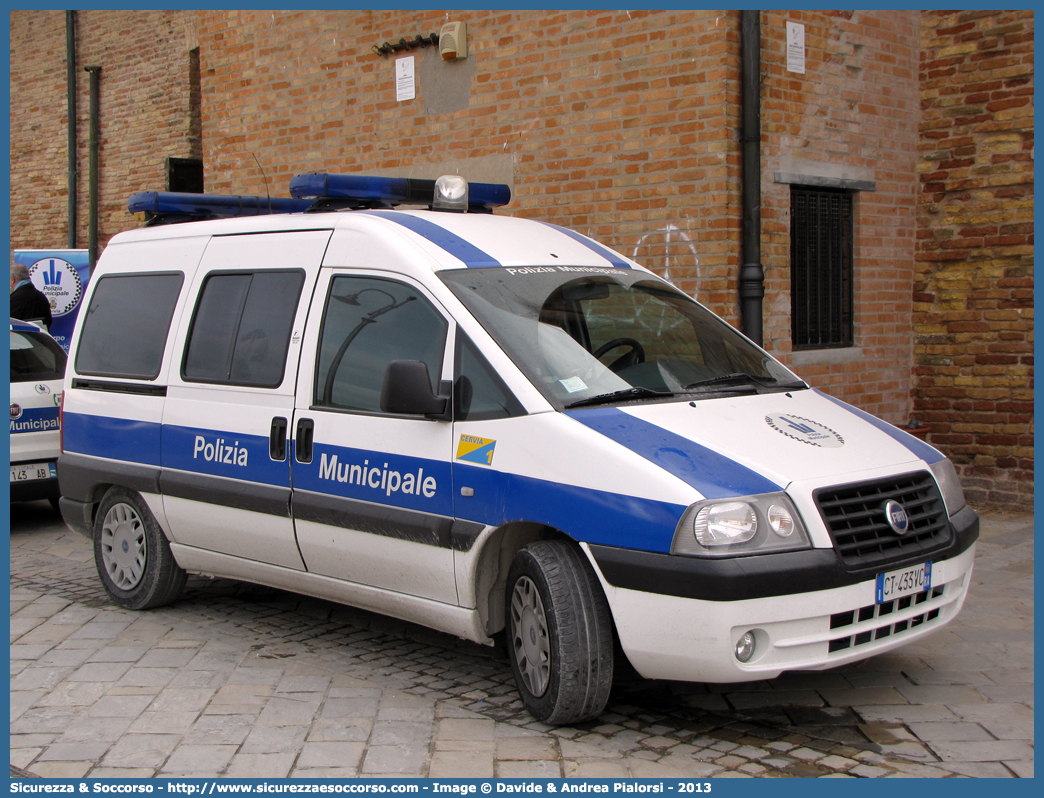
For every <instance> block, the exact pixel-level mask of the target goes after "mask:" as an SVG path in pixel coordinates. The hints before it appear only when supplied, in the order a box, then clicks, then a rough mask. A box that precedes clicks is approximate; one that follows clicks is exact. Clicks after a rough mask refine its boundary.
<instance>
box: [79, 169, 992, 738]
mask: <svg viewBox="0 0 1044 798" xmlns="http://www.w3.org/2000/svg"><path fill="white" fill-rule="evenodd" d="M291 194H292V197H293V198H292V199H279V200H276V199H271V200H269V199H265V198H260V199H258V198H251V197H222V196H207V195H181V194H168V193H164V192H145V193H142V194H139V195H135V196H134V197H132V198H131V202H130V209H131V210H132V211H136V212H142V213H144V214H145V216H146V218H147V219H148V220H149V224H147V225H146V226H144V227H143V228H141V229H138V230H134V231H130V232H126V233H122V234H120V235H117V236H115V237H114V238H113V239H112V241H111V242H110V243H109V245H108V246H107V247H106V249H105V251H104V253H103V254H102V256H101V258H100V260H99V262H98V266H97V269H96V271H95V273H94V275H93V276H92V281H91V284H90V286H89V288H88V291H87V295H86V296H85V299H84V303H85V304H84V307H85V311H84V312H82V313H81V314H80V317H79V320H78V322H77V325H76V330H75V333H74V335H73V341H72V350H71V356H70V361H69V367H68V371H67V375H66V380H65V386H64V388H65V400H64V406H63V438H64V448H63V454H62V456H61V459H60V461H59V477H60V480H61V487H62V494H63V498H62V500H61V507H62V512H63V515H64V517H65V519H66V521H67V523H68V524H69V525H70V526H71V527H72V528H74V529H77V530H79V531H81V532H83V533H84V534H86V535H88V536H89V537H91V538H92V539H93V542H94V550H95V557H96V562H97V566H98V571H99V574H100V577H101V580H102V582H103V583H104V585H105V588H106V590H107V591H108V593H109V595H110V596H111V597H112V600H113V601H114V602H115V603H116V604H118V605H120V606H123V607H128V608H136V609H145V608H149V607H155V606H158V605H161V604H164V603H167V602H170V601H173V600H174V599H175V598H176V597H177V595H178V592H179V590H180V589H181V587H182V585H183V584H184V581H185V578H186V574H203V575H210V576H218V577H226V578H233V579H239V580H245V581H249V582H254V583H259V584H264V585H269V586H274V587H277V588H281V589H285V590H290V591H296V592H298V593H302V594H307V595H311V596H317V597H320V598H323V599H328V600H332V601H337V602H343V603H345V604H350V605H353V606H356V607H361V608H365V609H367V610H372V611H376V612H379V613H384V614H387V615H390V616H394V617H397V618H400V619H405V620H407V621H412V622H416V623H419V624H423V625H426V626H428V627H432V628H434V629H438V630H441V631H443V632H446V633H449V634H452V635H457V636H459V637H461V638H465V639H467V640H471V641H477V642H479V643H484V644H490V645H492V644H493V643H494V639H497V640H498V641H499V640H501V639H503V640H504V641H505V642H506V647H507V651H508V653H509V658H510V662H511V667H512V669H513V671H514V674H515V677H516V680H517V683H518V689H519V692H520V694H521V696H522V701H523V703H524V705H525V707H526V708H527V709H528V710H529V712H531V713H532V714H533V715H534V716H535V717H536V718H538V719H540V720H543V721H546V722H548V723H569V722H575V721H578V720H582V719H585V718H591V717H594V716H596V715H598V714H599V713H600V712H601V711H602V710H603V708H604V707H605V705H606V702H607V700H608V696H609V691H610V686H611V684H612V676H613V667H614V659H616V660H617V661H619V658H620V657H625V658H626V660H627V661H629V662H630V664H631V665H632V666H633V667H634V669H635V670H637V672H638V673H639V674H641V675H642V676H644V677H647V678H654V679H666V680H682V681H699V682H718V683H722V682H725V683H727V682H743V681H750V680H760V679H769V678H773V677H775V676H777V675H779V674H780V673H782V672H784V671H793V670H820V669H826V668H833V667H835V666H838V665H842V664H845V663H849V662H853V661H856V660H860V659H863V658H866V657H869V656H872V655H874V654H877V653H880V652H883V651H888V650H890V649H893V648H895V647H897V646H900V645H903V644H904V643H907V642H910V641H914V640H918V639H920V638H922V637H924V636H925V635H928V634H931V633H932V632H933V631H935V630H937V629H939V628H941V627H942V626H943V625H944V624H946V623H948V622H949V621H951V620H952V619H953V618H954V617H955V616H956V615H957V613H958V612H959V610H960V608H961V605H962V604H963V602H964V599H965V596H966V595H967V592H968V587H969V582H970V578H971V573H972V561H973V558H974V553H975V541H976V539H977V537H978V523H979V522H978V516H977V515H976V513H975V512H974V511H973V510H972V509H971V508H969V507H968V506H967V505H966V504H965V501H964V497H963V494H962V491H961V486H960V484H959V482H958V479H957V475H956V473H955V470H954V468H953V465H952V464H951V463H950V461H949V460H947V459H946V457H944V456H943V455H942V454H941V453H940V452H938V451H937V450H936V449H934V448H932V447H931V446H928V445H926V444H925V443H923V442H921V441H920V440H918V439H916V438H914V437H912V436H910V435H909V434H907V433H906V432H903V431H901V430H900V429H898V428H896V427H894V426H892V425H890V424H887V423H884V422H883V421H881V420H879V419H876V418H874V417H872V416H870V415H868V414H866V413H864V412H861V411H860V410H857V409H856V408H854V407H851V406H849V405H846V404H845V403H843V402H840V401H838V400H836V399H834V398H832V397H830V396H828V395H826V394H825V393H822V392H820V391H818V390H815V389H813V388H811V387H810V386H809V385H807V384H806V383H805V382H804V381H802V380H801V379H800V378H799V377H798V376H796V375H795V374H794V373H793V372H791V371H790V370H789V369H787V368H786V367H785V366H783V365H782V364H781V363H779V362H778V361H777V360H775V359H774V358H773V357H772V356H771V355H769V354H768V353H767V352H765V351H764V350H763V349H761V348H759V347H758V346H756V345H755V344H753V343H752V342H751V341H750V340H748V339H747V338H745V337H744V336H743V335H741V334H740V333H738V332H737V331H736V330H735V329H733V328H732V327H731V326H730V325H728V324H727V323H725V322H724V321H723V320H721V319H719V318H718V317H716V316H715V315H714V314H712V313H711V312H710V311H708V310H707V309H706V308H704V307H703V306H701V305H700V304H699V303H697V302H696V301H694V300H693V299H692V298H690V297H688V296H686V295H685V294H684V293H682V292H681V291H679V290H678V289H677V288H675V287H674V286H672V285H671V284H670V283H668V282H666V281H664V280H662V279H660V278H659V277H657V276H656V275H655V274H653V273H652V272H650V271H648V270H646V269H644V268H642V267H641V266H639V265H638V264H637V263H634V262H633V261H631V260H630V259H628V258H626V257H624V256H622V255H620V254H618V253H616V252H614V251H612V250H610V249H608V248H606V247H604V246H602V245H600V244H598V243H597V242H595V241H593V240H591V239H590V238H587V237H585V236H583V235H580V234H578V233H575V232H573V231H570V230H567V229H564V228H562V227H558V226H554V225H551V224H546V223H543V222H540V221H536V220H532V219H524V218H514V217H508V216H495V215H493V214H492V213H491V211H492V209H493V208H494V207H498V206H501V205H503V204H505V203H506V202H507V201H508V200H509V197H510V192H509V191H508V189H507V187H506V186H498V185H491V184H479V183H472V184H470V185H469V184H468V183H467V182H465V181H464V180H462V179H461V178H457V177H446V178H440V179H439V180H438V181H418V180H407V179H396V178H370V177H362V176H352V175H347V176H346V175H327V174H308V175H299V176H297V177H295V178H293V179H292V180H291ZM418 206H426V208H419V209H418ZM501 636H502V637H501Z"/></svg>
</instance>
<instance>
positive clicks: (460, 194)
mask: <svg viewBox="0 0 1044 798" xmlns="http://www.w3.org/2000/svg"><path fill="white" fill-rule="evenodd" d="M431 207H432V209H433V210H436V211H458V212H461V213H466V212H467V210H468V181H467V180H465V179H464V178H463V177H460V176H459V175H443V176H442V177H440V178H439V179H438V180H436V181H435V196H434V198H433V199H432V203H431Z"/></svg>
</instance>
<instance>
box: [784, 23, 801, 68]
mask: <svg viewBox="0 0 1044 798" xmlns="http://www.w3.org/2000/svg"><path fill="white" fill-rule="evenodd" d="M787 72H798V73H800V74H802V75H804V74H805V26H804V25H802V24H801V23H800V22H788V23H787Z"/></svg>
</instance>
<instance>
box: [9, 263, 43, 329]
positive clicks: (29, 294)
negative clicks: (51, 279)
mask: <svg viewBox="0 0 1044 798" xmlns="http://www.w3.org/2000/svg"><path fill="white" fill-rule="evenodd" d="M11 318H12V319H21V320H22V321H39V322H43V324H44V326H45V327H46V328H47V329H48V330H50V329H51V303H50V302H49V301H48V299H47V297H46V296H44V294H43V292H42V291H40V290H39V289H38V288H37V287H36V286H35V285H33V282H32V280H30V279H29V270H28V269H27V268H26V267H25V266H23V265H22V264H20V263H14V264H12V265H11Z"/></svg>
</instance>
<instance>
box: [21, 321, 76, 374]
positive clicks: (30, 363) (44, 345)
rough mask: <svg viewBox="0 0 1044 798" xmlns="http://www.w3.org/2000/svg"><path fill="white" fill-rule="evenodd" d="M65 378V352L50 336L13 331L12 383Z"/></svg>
mask: <svg viewBox="0 0 1044 798" xmlns="http://www.w3.org/2000/svg"><path fill="white" fill-rule="evenodd" d="M64 376H65V352H63V351H62V348H61V347H60V346H58V344H57V343H55V341H54V339H53V338H51V337H50V336H49V335H44V334H43V333H34V332H16V331H14V330H12V331H11V382H46V381H47V380H60V379H61V378H62V377H64Z"/></svg>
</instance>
